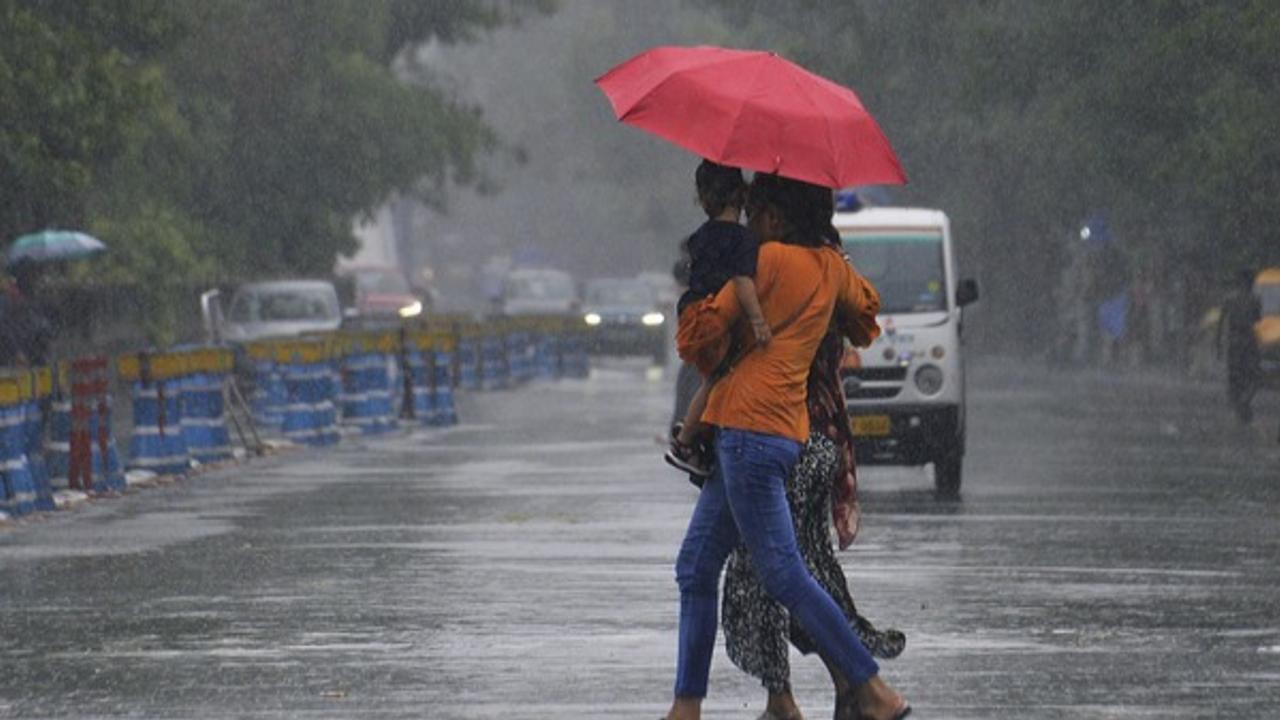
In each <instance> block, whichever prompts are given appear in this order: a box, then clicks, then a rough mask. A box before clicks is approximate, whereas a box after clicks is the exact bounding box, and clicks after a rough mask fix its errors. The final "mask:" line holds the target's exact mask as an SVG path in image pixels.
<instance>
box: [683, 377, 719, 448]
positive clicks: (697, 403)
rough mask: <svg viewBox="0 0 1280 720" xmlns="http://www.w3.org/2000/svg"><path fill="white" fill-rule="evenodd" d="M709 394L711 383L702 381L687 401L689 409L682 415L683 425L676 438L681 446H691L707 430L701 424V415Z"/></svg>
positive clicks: (704, 409)
mask: <svg viewBox="0 0 1280 720" xmlns="http://www.w3.org/2000/svg"><path fill="white" fill-rule="evenodd" d="M710 394H711V383H709V382H707V381H706V380H703V381H702V384H701V385H699V386H698V391H697V392H696V393H694V394H693V398H692V399H690V400H689V409H688V410H687V411H685V414H684V424H683V425H682V426H681V428H680V434H679V435H678V436H676V439H677V440H679V441H680V442H681V443H682V444H684V445H690V444H692V443H693V441H694V440H697V439H698V436H699V435H701V434H702V433H703V432H704V431H705V430H706V429H707V426H706V425H705V424H703V422H702V413H703V412H705V411H706V409H707V396H708V395H710Z"/></svg>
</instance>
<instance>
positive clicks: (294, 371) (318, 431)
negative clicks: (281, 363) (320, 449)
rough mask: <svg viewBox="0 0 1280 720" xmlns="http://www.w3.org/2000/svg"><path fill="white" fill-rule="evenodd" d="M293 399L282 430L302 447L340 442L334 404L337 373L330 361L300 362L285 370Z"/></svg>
mask: <svg viewBox="0 0 1280 720" xmlns="http://www.w3.org/2000/svg"><path fill="white" fill-rule="evenodd" d="M284 384H285V388H286V390H288V393H289V400H288V402H287V403H286V404H285V406H284V411H283V416H282V419H281V425H280V429H281V432H282V433H283V434H284V436H285V437H286V438H288V439H289V440H292V441H293V442H296V443H299V444H301V445H316V446H319V445H332V444H334V443H336V442H338V438H339V433H338V425H337V408H336V406H335V405H334V402H333V401H334V372H333V368H332V366H331V365H330V364H329V363H328V362H327V361H319V362H296V363H290V364H288V365H286V366H285V367H284Z"/></svg>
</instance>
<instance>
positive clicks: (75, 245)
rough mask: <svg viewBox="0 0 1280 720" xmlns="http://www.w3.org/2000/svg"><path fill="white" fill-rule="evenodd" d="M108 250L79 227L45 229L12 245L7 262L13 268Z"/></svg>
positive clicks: (73, 258)
mask: <svg viewBox="0 0 1280 720" xmlns="http://www.w3.org/2000/svg"><path fill="white" fill-rule="evenodd" d="M106 249H107V246H106V245H103V244H102V241H101V240H99V239H98V238H96V237H93V236H92V235H86V234H85V233H82V232H78V231H75V230H42V231H40V232H36V233H31V234H29V235H23V236H22V237H20V238H18V239H17V240H15V241H13V244H12V245H10V246H9V251H8V252H7V253H6V254H5V261H6V262H7V263H8V265H9V266H10V267H13V266H14V265H17V264H19V263H23V262H32V263H44V262H53V261H56V260H75V259H77V258H83V257H88V256H90V255H97V254H98V253H100V252H103V251H104V250H106Z"/></svg>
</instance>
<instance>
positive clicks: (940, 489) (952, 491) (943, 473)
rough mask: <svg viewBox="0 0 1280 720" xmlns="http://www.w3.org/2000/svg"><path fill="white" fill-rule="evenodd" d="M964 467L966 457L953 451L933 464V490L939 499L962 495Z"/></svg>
mask: <svg viewBox="0 0 1280 720" xmlns="http://www.w3.org/2000/svg"><path fill="white" fill-rule="evenodd" d="M963 466H964V455H962V454H961V453H960V452H959V451H958V450H951V451H949V452H947V454H946V455H943V456H942V457H940V458H938V459H937V460H935V461H934V462H933V488H934V490H935V492H937V494H938V497H941V498H955V497H958V496H959V495H960V478H961V470H962V468H963Z"/></svg>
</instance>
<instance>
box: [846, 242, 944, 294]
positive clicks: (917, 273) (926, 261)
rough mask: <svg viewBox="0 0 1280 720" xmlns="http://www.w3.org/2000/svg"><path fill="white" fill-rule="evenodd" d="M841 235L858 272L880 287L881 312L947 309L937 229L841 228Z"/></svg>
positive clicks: (877, 287) (941, 255) (940, 247)
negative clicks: (892, 230) (908, 230)
mask: <svg viewBox="0 0 1280 720" xmlns="http://www.w3.org/2000/svg"><path fill="white" fill-rule="evenodd" d="M840 239H841V241H842V242H843V243H844V249H845V252H847V253H849V256H850V257H852V258H853V264H854V266H855V267H857V268H858V272H860V273H862V275H863V277H865V278H866V279H868V280H870V281H871V284H872V285H875V287H876V290H879V291H880V312H881V313H884V314H896V313H922V312H937V311H939V310H946V309H947V275H946V269H945V265H944V263H943V254H942V232H941V231H940V230H939V231H931V230H925V231H913V232H890V231H885V230H881V229H877V230H873V231H868V230H843V231H841V233H840Z"/></svg>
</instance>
